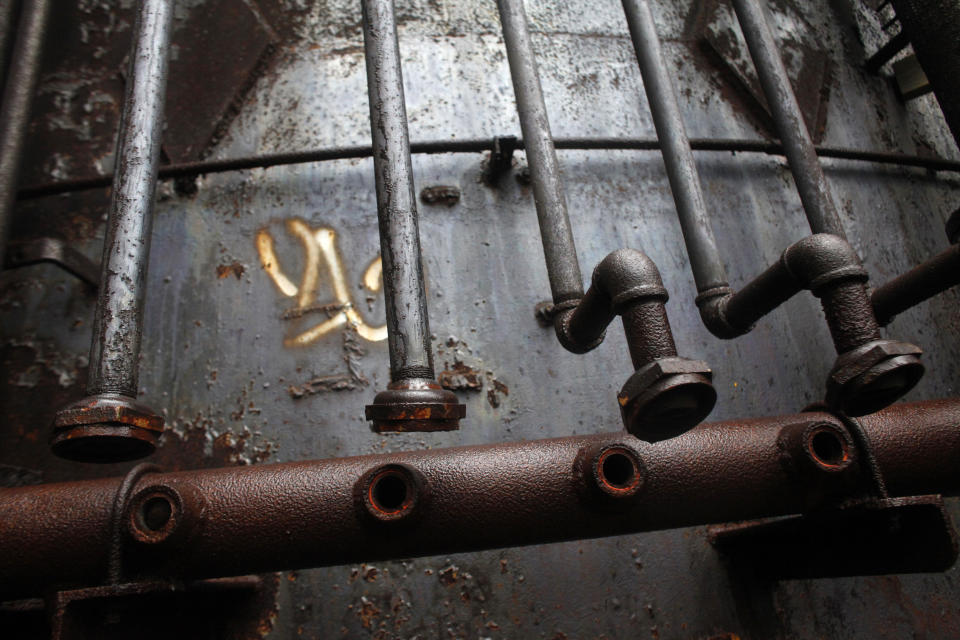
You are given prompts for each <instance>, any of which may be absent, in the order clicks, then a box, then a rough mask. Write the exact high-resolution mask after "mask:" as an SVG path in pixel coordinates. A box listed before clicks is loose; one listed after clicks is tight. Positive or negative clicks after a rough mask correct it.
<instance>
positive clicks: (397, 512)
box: [367, 468, 417, 520]
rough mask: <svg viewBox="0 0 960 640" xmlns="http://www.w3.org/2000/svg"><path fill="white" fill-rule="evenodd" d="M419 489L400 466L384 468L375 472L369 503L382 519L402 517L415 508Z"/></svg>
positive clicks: (369, 493) (374, 513) (368, 496)
mask: <svg viewBox="0 0 960 640" xmlns="http://www.w3.org/2000/svg"><path fill="white" fill-rule="evenodd" d="M416 494H417V490H416V487H415V485H414V482H413V478H412V477H410V474H409V473H407V472H406V471H405V470H403V469H400V468H388V469H383V470H381V471H379V472H377V473H375V474H374V476H373V479H372V480H371V481H370V486H369V488H368V490H367V505H368V507H369V509H370V513H372V514H373V515H374V516H375V517H377V518H380V519H382V520H394V519H396V518H401V517H403V516H405V515H407V513H408V512H409V511H410V510H411V509H412V508H413V505H414V502H415V501H416V497H417V496H416Z"/></svg>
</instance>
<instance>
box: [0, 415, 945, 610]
mask: <svg viewBox="0 0 960 640" xmlns="http://www.w3.org/2000/svg"><path fill="white" fill-rule="evenodd" d="M861 422H862V425H863V428H864V429H865V431H866V432H867V433H868V435H869V438H870V441H871V443H872V444H873V448H874V454H875V456H876V460H877V462H878V464H879V467H880V468H881V469H882V471H883V474H884V477H885V479H886V481H887V485H888V488H889V491H890V494H891V495H893V496H899V495H904V494H922V493H931V492H942V493H945V494H953V493H956V492H957V491H958V490H960V479H958V477H957V474H956V469H955V464H954V463H955V461H956V459H957V456H958V455H960V400H958V399H950V400H940V401H935V402H926V403H917V404H912V405H900V406H895V407H892V408H889V409H886V410H884V411H881V412H879V413H876V414H873V415H870V416H866V417H864V418H863V419H862V420H861ZM797 429H799V432H798V431H797ZM818 429H819V430H820V431H823V430H827V431H829V432H830V436H831V437H834V438H839V440H837V441H835V442H833V444H837V443H838V442H839V444H838V446H839V447H840V453H839V454H835V453H833V452H831V450H830V447H829V446H828V447H827V448H822V447H821V448H819V449H818V448H817V445H816V444H815V443H814V442H813V441H812V440H811V439H810V438H808V437H806V436H810V437H815V435H816V433H817V430H818ZM842 429H843V425H842V424H841V423H840V422H839V421H838V420H837V418H836V417H835V416H833V415H831V414H829V413H822V412H810V413H803V414H798V415H789V416H778V417H771V418H758V419H751V420H743V421H732V422H726V423H713V424H702V425H699V426H698V427H696V428H694V429H693V430H691V431H689V432H687V433H686V434H683V435H681V436H678V437H676V438H672V439H669V440H665V441H663V442H658V443H655V444H648V443H644V442H643V441H641V440H637V439H635V438H633V437H632V436H629V435H626V434H624V433H622V432H621V433H610V434H600V435H593V436H573V437H567V438H556V439H547V440H537V441H524V442H514V443H503V444H493V445H484V446H479V447H460V448H454V449H434V450H425V451H415V452H406V453H392V454H382V455H372V456H360V457H352V458H337V459H329V460H320V461H313V462H293V463H284V464H275V465H253V466H244V467H229V468H222V469H208V470H200V471H185V472H176V473H153V474H150V476H149V477H148V478H143V479H141V480H140V481H139V482H138V483H137V486H136V487H134V488H133V489H134V490H135V491H137V493H136V494H135V495H141V494H140V492H142V491H144V490H146V489H148V488H159V487H164V488H165V489H163V490H164V491H165V490H166V489H169V490H170V491H174V492H176V493H177V494H179V495H180V496H182V497H183V505H184V506H183V509H184V521H189V520H190V519H191V518H197V519H198V522H200V523H202V525H201V527H199V528H197V529H196V532H200V531H202V535H197V533H196V532H195V533H194V534H193V535H185V536H183V537H181V536H179V535H171V536H170V537H169V538H168V539H166V540H165V541H164V543H163V544H149V545H144V547H149V553H148V552H147V549H146V548H142V549H140V551H138V548H130V549H128V550H127V551H128V556H127V559H128V560H129V562H128V563H127V564H126V565H125V566H126V567H128V569H127V571H128V572H130V571H133V572H134V573H133V574H131V577H135V576H136V575H137V573H139V572H143V573H144V574H149V573H150V572H151V571H155V570H157V569H158V568H159V567H162V571H163V572H164V574H165V575H167V576H169V577H181V578H201V577H211V576H219V575H226V574H236V573H257V572H262V571H271V570H278V569H288V568H296V567H313V566H323V565H332V564H342V563H348V562H354V561H361V560H362V561H367V562H369V561H374V560H383V559H389V558H409V557H414V556H419V555H435V554H444V553H454V552H461V551H469V550H477V549H491V548H497V547H503V546H514V545H527V544H535V543H545V542H551V541H559V540H568V539H583V538H591V537H599V536H609V535H618V534H623V533H628V532H635V531H646V530H652V529H663V528H673V527H685V526H691V525H697V524H707V523H717V522H728V521H734V520H744V519H754V518H760V517H770V516H777V515H785V514H790V513H798V512H801V511H804V510H806V509H809V508H812V507H814V506H815V505H816V504H817V503H816V499H826V498H827V497H829V496H831V495H833V493H835V491H836V489H837V488H838V487H843V486H847V484H846V483H848V482H849V481H850V477H849V476H848V473H856V474H862V473H864V471H863V470H862V469H861V468H860V467H859V465H853V464H852V460H851V461H846V460H844V457H845V454H844V453H843V445H844V444H846V445H847V446H849V443H848V442H847V441H846V440H845V439H843V437H842V436H837V433H839V432H838V430H842ZM797 433H799V434H800V436H801V437H800V439H799V440H797V439H796V438H795V437H794V436H796V435H797ZM785 442H787V443H788V444H789V443H799V444H798V445H797V446H796V447H795V446H793V445H790V446H785V445H784V443H785ZM828 444H830V443H828ZM584 451H593V452H594V455H593V456H592V457H591V456H588V458H590V460H592V461H596V460H597V459H598V458H597V456H602V454H603V452H605V451H610V452H617V453H619V454H624V452H632V453H633V454H635V458H634V457H633V456H631V455H629V453H627V454H626V455H627V456H628V457H629V458H630V459H631V460H632V461H633V462H634V464H633V465H629V464H628V465H627V466H626V472H625V473H622V472H621V471H622V470H620V471H618V470H617V469H616V468H610V469H603V470H601V471H600V473H601V474H603V476H601V481H602V480H603V477H605V478H606V480H607V482H608V483H609V484H611V485H612V486H613V489H615V490H618V491H619V490H620V489H621V488H622V489H624V490H628V489H632V487H633V486H634V485H636V486H637V493H636V495H635V496H634V497H632V498H631V500H633V501H635V502H633V503H632V507H631V508H630V509H627V510H621V509H613V510H607V509H605V508H600V509H597V508H596V507H597V506H601V507H602V505H601V504H599V503H596V502H594V501H592V500H590V499H589V498H585V492H587V494H589V492H590V491H592V490H593V489H589V487H588V486H586V485H585V484H584V483H590V484H591V485H594V484H595V481H596V478H595V477H594V476H593V475H592V472H590V470H589V467H590V465H591V464H592V462H590V463H588V467H587V468H585V467H584V466H583V460H584V453H583V452H584ZM810 455H815V456H816V457H817V459H818V460H820V463H819V464H818V467H819V471H817V474H818V478H819V480H818V483H816V484H811V483H810V482H809V475H808V472H811V471H813V470H814V469H813V468H812V467H808V468H807V469H806V470H804V465H805V464H806V462H805V461H809V460H808V458H809V456H810ZM850 455H852V454H850ZM785 456H786V457H787V458H788V459H789V460H790V463H789V464H787V463H785V459H784V457H785ZM797 456H800V459H797V460H794V458H795V457H797ZM638 461H639V462H638ZM628 462H629V460H628ZM823 463H826V465H827V466H829V465H836V466H838V467H840V471H841V472H840V473H833V472H831V471H830V470H829V469H825V468H824V464H823ZM848 464H849V465H850V466H849V467H847V466H846V465H848ZM398 465H399V466H398ZM641 466H642V469H641ZM407 468H409V469H410V470H411V473H412V474H413V476H412V477H414V478H416V477H422V483H423V487H424V490H429V496H430V497H429V502H423V503H420V504H419V505H417V503H416V499H417V496H422V495H424V494H422V493H419V490H418V489H417V488H416V486H415V485H416V482H413V484H408V483H402V484H403V488H404V491H406V492H410V493H405V492H404V491H401V492H400V493H399V494H398V493H395V492H393V490H394V489H396V487H394V489H391V490H390V491H387V492H385V493H383V494H381V495H380V496H377V495H374V496H373V500H375V501H379V504H380V508H381V511H386V512H388V514H387V515H390V514H389V512H390V511H393V512H396V513H400V512H406V511H407V510H408V509H411V511H410V513H411V515H413V514H416V516H417V517H416V518H415V519H413V518H406V517H403V518H402V519H403V520H404V521H405V522H406V521H408V520H409V525H408V526H407V525H405V526H404V527H393V526H389V527H385V526H382V525H383V524H384V523H383V522H380V520H381V519H380V518H373V520H375V522H374V521H371V518H370V517H369V516H370V515H371V514H370V512H369V510H368V508H367V507H366V506H365V500H366V498H364V496H365V495H366V496H367V497H368V498H369V497H370V494H369V492H370V491H371V490H373V489H372V481H374V480H376V479H377V478H381V479H382V478H383V475H382V474H381V473H380V472H381V471H388V470H391V469H392V470H397V469H407ZM397 473H399V474H401V475H402V474H403V472H402V471H398V472H397ZM417 474H419V476H418V475H417ZM363 478H369V480H370V482H367V481H363V480H362V479H363ZM401 479H402V478H401ZM358 482H359V484H358ZM824 483H825V484H824ZM118 484H119V480H118V479H116V478H114V479H100V480H86V481H81V482H73V483H60V484H48V485H38V486H31V487H18V488H11V489H5V490H3V491H0V522H3V523H4V526H3V527H0V547H2V548H3V549H4V550H5V551H6V552H5V553H4V554H3V555H2V556H0V598H11V597H26V596H30V595H32V594H35V593H38V592H40V591H42V590H44V589H45V588H47V587H48V586H49V585H50V584H52V583H54V582H56V583H57V584H60V585H64V586H68V585H83V584H90V581H91V580H99V579H100V577H101V576H102V574H103V566H104V560H105V553H106V549H107V547H108V545H107V541H108V539H109V536H110V531H111V526H110V523H111V514H112V512H113V505H114V501H115V500H114V498H115V496H116V494H117V487H118ZM641 484H642V490H641V486H640V485H641ZM617 485H622V487H617ZM358 487H359V491H360V494H358V493H357V492H358ZM411 487H412V491H411ZM265 488H269V490H265ZM156 490H158V491H159V490H160V489H156ZM601 492H602V491H601ZM602 493H604V495H606V496H607V497H610V496H609V492H602ZM358 495H359V502H358ZM188 496H197V497H200V498H202V500H201V501H200V502H196V501H194V500H193V499H192V498H188ZM818 497H819V498H818ZM408 499H409V500H408ZM604 499H606V498H604ZM411 501H412V502H411ZM135 502H136V501H135ZM358 505H359V507H358ZM404 505H407V507H404ZM410 505H414V506H410ZM374 506H375V505H374ZM358 508H359V511H358ZM389 519H390V518H388V520H389ZM161 520H162V518H161ZM157 522H158V521H155V524H157ZM558 523H559V524H558ZM164 525H165V523H160V524H159V526H160V527H161V528H162V527H163V526H164Z"/></svg>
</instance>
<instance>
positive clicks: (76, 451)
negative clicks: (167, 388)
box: [50, 393, 163, 463]
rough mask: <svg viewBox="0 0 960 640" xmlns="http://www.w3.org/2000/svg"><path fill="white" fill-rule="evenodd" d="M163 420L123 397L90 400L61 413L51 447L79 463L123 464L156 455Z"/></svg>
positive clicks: (103, 395)
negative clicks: (152, 454)
mask: <svg viewBox="0 0 960 640" xmlns="http://www.w3.org/2000/svg"><path fill="white" fill-rule="evenodd" d="M162 432H163V416H161V415H159V414H158V413H156V412H155V411H153V410H152V409H150V408H149V407H147V406H145V405H143V404H141V403H139V402H136V401H135V400H134V399H133V398H129V397H127V396H125V395H122V394H119V393H100V394H96V395H92V396H87V397H86V398H83V399H81V400H78V401H77V402H74V403H73V404H70V405H67V406H66V407H64V408H63V409H61V410H60V411H58V412H57V414H56V417H55V418H54V422H53V433H52V434H51V436H50V447H51V449H53V452H54V453H55V454H56V455H58V456H60V457H61V458H66V459H67V460H76V461H78V462H101V463H108V462H123V461H126V460H136V459H138V458H143V457H144V456H148V455H150V454H151V453H153V452H154V450H155V449H156V447H157V441H158V440H159V438H160V434H161V433H162Z"/></svg>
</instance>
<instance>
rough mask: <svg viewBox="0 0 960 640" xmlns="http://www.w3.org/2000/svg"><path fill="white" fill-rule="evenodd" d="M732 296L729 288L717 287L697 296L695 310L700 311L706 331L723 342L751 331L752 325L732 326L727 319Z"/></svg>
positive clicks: (731, 290)
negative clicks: (728, 305) (728, 304)
mask: <svg viewBox="0 0 960 640" xmlns="http://www.w3.org/2000/svg"><path fill="white" fill-rule="evenodd" d="M732 295H733V289H731V288H730V287H717V288H714V289H709V290H707V291H704V292H703V293H701V294H700V295H698V296H697V300H696V302H697V309H699V310H700V319H701V320H702V321H703V326H705V327H706V328H707V331H709V332H710V333H712V334H713V335H715V336H717V337H718V338H721V339H723V340H731V339H733V338H738V337H740V336H742V335H744V334H746V333H749V332H750V330H751V329H753V325H749V326H746V327H738V326H734V325H733V324H731V323H730V321H729V320H728V319H727V313H726V310H727V303H729V302H730V297H731V296H732Z"/></svg>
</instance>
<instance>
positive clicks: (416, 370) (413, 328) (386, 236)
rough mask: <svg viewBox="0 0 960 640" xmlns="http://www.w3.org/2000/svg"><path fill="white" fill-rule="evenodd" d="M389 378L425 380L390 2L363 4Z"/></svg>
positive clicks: (420, 292)
mask: <svg viewBox="0 0 960 640" xmlns="http://www.w3.org/2000/svg"><path fill="white" fill-rule="evenodd" d="M363 41H364V46H365V48H366V58H367V88H368V92H369V98H370V132H371V135H372V136H373V170H374V175H375V178H376V188H377V216H378V219H379V221H380V249H381V258H382V260H383V281H384V297H385V299H386V308H387V329H388V330H389V332H388V338H387V340H388V344H389V348H390V378H391V380H394V381H396V380H402V379H404V378H433V355H432V353H431V349H430V343H429V340H430V325H429V320H428V317H427V300H426V293H425V291H424V286H423V266H422V265H421V262H420V232H419V229H418V223H417V199H416V195H415V191H414V186H413V167H412V165H411V162H410V139H409V136H408V133H407V109H406V105H405V102H404V95H403V76H402V74H401V70H400V47H399V43H398V40H397V25H396V20H395V16H394V8H393V0H364V1H363Z"/></svg>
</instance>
